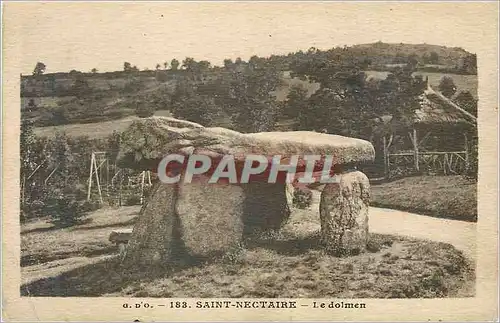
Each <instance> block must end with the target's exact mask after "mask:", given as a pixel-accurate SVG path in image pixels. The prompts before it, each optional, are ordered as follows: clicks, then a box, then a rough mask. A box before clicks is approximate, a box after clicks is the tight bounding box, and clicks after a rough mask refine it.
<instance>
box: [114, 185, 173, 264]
mask: <svg viewBox="0 0 500 323" xmlns="http://www.w3.org/2000/svg"><path fill="white" fill-rule="evenodd" d="M176 200H177V188H176V186H175V185H166V184H163V183H156V184H155V186H154V187H153V189H152V191H151V195H150V197H149V199H148V200H147V202H146V203H145V204H144V205H143V207H142V210H141V213H140V214H139V217H138V219H137V223H136V224H135V226H134V230H133V232H132V236H131V239H130V241H129V242H128V245H127V248H126V251H125V255H124V257H123V263H124V265H126V266H128V265H130V266H134V267H142V266H144V267H149V266H153V265H162V264H165V263H168V260H169V259H170V258H171V253H172V250H175V246H174V245H175V243H176V241H175V240H176V238H177V237H176V232H175V227H176V222H175V221H176V218H175V203H176Z"/></svg>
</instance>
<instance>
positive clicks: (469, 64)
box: [460, 54, 477, 74]
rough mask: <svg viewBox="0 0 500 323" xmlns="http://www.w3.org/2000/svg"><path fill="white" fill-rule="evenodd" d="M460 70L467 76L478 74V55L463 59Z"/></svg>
mask: <svg viewBox="0 0 500 323" xmlns="http://www.w3.org/2000/svg"><path fill="white" fill-rule="evenodd" d="M460 70H461V71H462V72H463V73H467V74H477V55H476V54H471V55H467V56H466V57H465V58H463V61H462V64H461V66H460Z"/></svg>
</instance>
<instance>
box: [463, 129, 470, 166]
mask: <svg viewBox="0 0 500 323" xmlns="http://www.w3.org/2000/svg"><path fill="white" fill-rule="evenodd" d="M464 151H465V172H466V173H467V172H468V171H469V167H470V165H469V138H468V136H467V134H466V133H464Z"/></svg>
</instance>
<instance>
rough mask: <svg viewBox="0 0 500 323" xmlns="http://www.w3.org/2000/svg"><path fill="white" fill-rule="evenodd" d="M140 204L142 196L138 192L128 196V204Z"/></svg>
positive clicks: (126, 203) (126, 202) (126, 201)
mask: <svg viewBox="0 0 500 323" xmlns="http://www.w3.org/2000/svg"><path fill="white" fill-rule="evenodd" d="M140 204H141V196H140V195H137V194H134V195H131V196H129V197H127V199H126V200H125V205H126V206H132V205H140Z"/></svg>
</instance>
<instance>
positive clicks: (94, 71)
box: [90, 67, 98, 74]
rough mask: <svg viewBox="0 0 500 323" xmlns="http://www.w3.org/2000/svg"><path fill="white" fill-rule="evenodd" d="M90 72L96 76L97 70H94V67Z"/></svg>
mask: <svg viewBox="0 0 500 323" xmlns="http://www.w3.org/2000/svg"><path fill="white" fill-rule="evenodd" d="M90 72H91V73H92V74H96V73H97V72H98V70H97V68H95V67H94V68H93V69H91V70H90Z"/></svg>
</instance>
